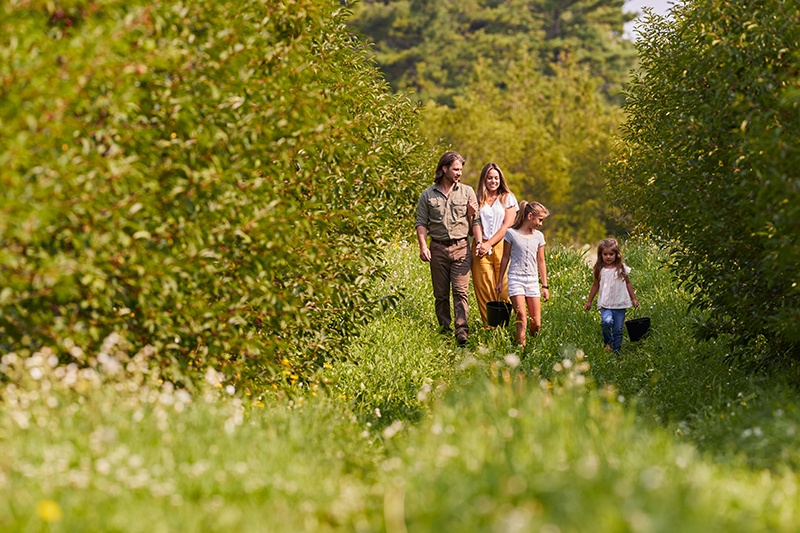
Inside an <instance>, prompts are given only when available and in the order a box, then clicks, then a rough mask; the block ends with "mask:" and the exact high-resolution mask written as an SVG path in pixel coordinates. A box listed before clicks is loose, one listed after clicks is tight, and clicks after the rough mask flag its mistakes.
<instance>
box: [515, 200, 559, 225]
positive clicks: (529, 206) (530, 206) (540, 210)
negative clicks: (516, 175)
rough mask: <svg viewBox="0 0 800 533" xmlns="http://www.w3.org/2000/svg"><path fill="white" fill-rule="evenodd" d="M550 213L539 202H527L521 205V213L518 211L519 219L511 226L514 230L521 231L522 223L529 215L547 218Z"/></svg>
mask: <svg viewBox="0 0 800 533" xmlns="http://www.w3.org/2000/svg"><path fill="white" fill-rule="evenodd" d="M549 214H550V211H548V210H547V208H546V207H545V206H543V205H542V204H540V203H539V202H526V201H525V200H523V201H521V202H520V203H519V211H517V218H516V219H514V224H513V225H512V226H511V227H512V228H514V229H519V228H520V227H521V226H522V223H523V222H525V221H526V220H527V219H528V215H533V216H537V215H542V216H547V215H549Z"/></svg>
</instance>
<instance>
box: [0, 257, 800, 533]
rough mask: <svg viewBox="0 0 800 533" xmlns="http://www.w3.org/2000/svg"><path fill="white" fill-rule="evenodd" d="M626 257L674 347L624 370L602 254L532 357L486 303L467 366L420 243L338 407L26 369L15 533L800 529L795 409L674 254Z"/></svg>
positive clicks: (575, 281) (563, 272) (578, 270)
mask: <svg viewBox="0 0 800 533" xmlns="http://www.w3.org/2000/svg"><path fill="white" fill-rule="evenodd" d="M626 257H627V260H628V261H629V263H630V264H631V266H632V267H633V268H634V272H633V280H634V284H635V285H636V287H637V291H638V293H639V297H640V300H641V301H642V307H643V312H646V313H647V314H648V316H651V317H652V320H653V332H652V334H651V336H650V337H648V338H647V339H645V340H643V341H640V342H638V343H631V342H629V341H628V339H626V340H625V342H624V343H623V351H622V354H621V356H619V357H616V356H613V355H610V354H608V353H607V352H605V351H604V350H603V349H602V344H601V342H600V338H599V323H598V320H597V316H596V312H584V311H583V310H582V308H583V304H584V303H585V298H586V294H587V293H588V289H589V284H590V275H589V272H588V268H587V267H586V264H585V262H584V261H583V258H582V257H581V255H580V254H579V253H578V252H575V251H571V250H567V249H563V248H558V247H557V246H552V247H551V249H550V250H549V255H548V266H549V272H550V276H549V277H550V286H551V289H552V293H553V299H552V301H551V302H548V303H546V304H545V305H544V310H543V328H542V332H541V334H540V335H539V336H538V337H536V338H535V339H531V341H530V342H529V345H528V347H527V348H526V349H525V350H520V349H518V348H515V347H514V346H513V344H512V341H511V339H512V330H511V326H509V328H506V329H503V328H496V329H487V328H484V327H482V326H481V324H480V323H479V318H478V314H477V312H476V311H475V309H474V307H473V313H472V317H473V318H472V324H471V329H472V332H473V333H472V335H471V338H470V341H469V343H468V346H467V347H466V348H464V349H461V348H458V347H456V345H455V342H454V339H452V338H451V337H449V336H441V335H439V334H438V332H437V331H436V328H435V325H434V322H435V316H434V312H433V305H432V301H433V297H432V293H431V286H430V278H429V274H428V271H427V266H426V265H425V264H423V263H421V262H420V261H419V259H418V257H417V250H416V247H415V246H413V245H406V244H397V245H393V246H392V248H391V254H390V258H391V262H392V268H393V272H394V273H393V275H392V276H390V278H389V279H388V280H386V281H381V282H376V284H375V287H374V290H375V291H376V292H377V293H378V294H381V293H384V292H385V293H387V294H388V293H393V292H394V291H396V290H397V289H402V290H403V292H404V294H405V298H404V299H403V300H402V301H400V303H399V304H398V305H397V306H396V307H395V308H394V309H392V310H390V311H388V312H387V313H385V314H382V315H380V316H376V318H375V320H374V321H373V322H371V323H370V324H369V325H368V326H366V327H365V328H364V330H363V331H362V332H361V334H360V335H359V338H358V339H357V341H356V342H355V343H354V344H353V345H352V346H351V347H350V349H349V351H348V356H347V357H346V358H345V359H344V360H341V361H333V362H331V363H330V364H329V365H328V366H329V368H327V369H326V371H325V375H324V378H325V381H326V382H327V387H328V389H327V391H322V390H321V391H319V394H317V395H316V396H312V395H306V396H302V395H298V396H297V397H295V398H293V399H292V400H287V399H283V400H279V399H276V398H274V397H273V396H270V395H264V396H259V397H253V396H248V395H247V394H241V393H240V392H239V391H236V390H234V389H233V388H232V387H230V385H229V384H227V383H226V382H225V381H224V378H223V377H222V375H221V374H218V373H217V372H216V371H214V369H209V370H208V372H207V374H206V377H207V380H206V382H205V383H201V384H198V385H197V386H196V387H193V388H191V389H189V390H187V389H183V388H180V387H177V386H175V385H173V384H172V383H169V382H164V381H163V380H162V379H161V378H160V376H159V375H158V374H157V373H156V372H155V371H154V370H153V369H152V368H151V366H150V365H149V361H150V360H151V359H152V353H150V352H148V351H143V352H141V353H138V354H130V353H128V352H127V350H126V347H125V343H124V341H123V340H122V339H120V338H117V337H115V336H111V337H109V339H107V341H106V343H105V344H104V347H103V349H102V350H101V351H100V352H99V353H95V354H88V353H87V354H83V353H82V351H80V350H78V349H77V348H76V347H72V349H73V353H75V354H76V355H77V356H79V358H80V359H81V360H82V361H83V364H82V365H81V366H78V365H76V364H72V365H63V364H59V362H58V359H57V358H56V357H55V356H54V355H53V354H52V353H51V352H49V351H47V350H42V351H40V352H39V353H37V354H36V355H35V356H34V357H32V358H29V359H26V360H22V359H21V358H19V357H17V356H16V355H14V354H5V355H4V356H3V357H2V363H0V371H1V372H2V375H3V380H4V385H3V388H2V398H1V400H0V401H2V405H3V409H2V411H1V412H0V496H2V503H1V504H0V529H2V530H4V531H40V530H46V529H49V530H50V531H68V530H76V531H77V530H86V529H87V527H88V526H89V525H90V526H91V527H90V528H89V529H92V530H101V531H108V530H118V531H148V532H151V531H314V532H316V531H404V530H407V531H503V532H508V531H708V530H725V531H794V530H796V523H798V522H799V521H800V516H798V514H799V513H800V511H799V510H798V507H797V505H796V502H797V500H798V497H800V495H799V494H798V476H797V473H796V469H797V468H798V465H800V457H799V456H798V452H797V451H796V446H795V443H796V439H797V430H798V421H800V413H799V412H798V409H797V406H796V400H795V394H794V391H793V390H792V389H790V388H789V387H788V386H786V385H781V384H779V383H775V381H776V380H774V379H773V381H772V382H767V381H765V380H764V379H763V378H756V377H753V376H747V375H746V374H744V373H742V372H739V371H736V370H732V369H730V368H729V367H728V366H726V364H725V363H724V362H723V360H722V359H723V356H724V355H725V353H726V349H725V347H724V345H723V344H722V343H721V342H716V343H699V342H697V341H694V340H692V339H691V336H690V329H689V326H690V324H691V321H692V320H693V315H692V313H690V312H689V311H688V296H687V295H686V294H684V293H682V291H681V290H680V289H678V288H677V287H675V285H674V284H673V283H672V281H671V279H670V277H669V272H668V271H667V270H666V269H664V268H662V267H661V266H660V262H659V257H660V255H659V252H658V251H657V250H653V249H652V248H650V247H649V246H648V245H647V244H646V243H638V244H631V245H629V248H628V249H627V250H626ZM473 305H474V300H473Z"/></svg>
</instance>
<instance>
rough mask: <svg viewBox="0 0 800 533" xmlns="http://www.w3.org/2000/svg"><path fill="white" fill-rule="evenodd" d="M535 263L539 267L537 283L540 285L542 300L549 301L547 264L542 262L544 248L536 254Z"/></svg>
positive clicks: (540, 248) (541, 247)
mask: <svg viewBox="0 0 800 533" xmlns="http://www.w3.org/2000/svg"><path fill="white" fill-rule="evenodd" d="M536 263H537V264H538V265H539V281H540V282H541V283H542V300H543V301H545V302H546V301H547V300H549V299H550V288H549V287H548V286H547V264H546V263H545V261H544V246H540V247H539V250H538V251H537V252H536Z"/></svg>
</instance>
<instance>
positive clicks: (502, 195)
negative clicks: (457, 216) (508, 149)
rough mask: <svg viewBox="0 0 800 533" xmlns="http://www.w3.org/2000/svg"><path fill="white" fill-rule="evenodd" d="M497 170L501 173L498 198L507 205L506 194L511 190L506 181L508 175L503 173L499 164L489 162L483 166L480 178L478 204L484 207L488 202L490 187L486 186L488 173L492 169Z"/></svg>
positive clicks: (503, 204)
mask: <svg viewBox="0 0 800 533" xmlns="http://www.w3.org/2000/svg"><path fill="white" fill-rule="evenodd" d="M492 169H494V170H496V171H497V173H498V174H499V175H500V186H499V187H498V188H497V199H498V200H500V204H501V205H502V206H503V208H505V206H506V196H508V193H510V192H511V190H510V189H509V188H508V183H506V177H505V176H504V175H503V171H502V170H500V167H498V166H497V163H487V164H486V166H484V167H483V170H481V179H480V180H478V190H477V193H478V206H479V207H483V206H484V205H485V204H486V196H487V195H488V194H489V189H487V188H486V175H487V174H489V171H490V170H492Z"/></svg>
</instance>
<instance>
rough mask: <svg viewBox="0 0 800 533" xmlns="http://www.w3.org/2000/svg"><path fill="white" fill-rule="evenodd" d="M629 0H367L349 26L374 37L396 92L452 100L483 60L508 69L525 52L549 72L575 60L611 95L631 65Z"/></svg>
mask: <svg viewBox="0 0 800 533" xmlns="http://www.w3.org/2000/svg"><path fill="white" fill-rule="evenodd" d="M623 4H624V0H503V1H498V0H363V1H361V2H358V3H356V5H355V6H354V10H355V17H354V19H353V21H352V24H353V25H354V26H356V27H358V28H359V30H360V31H362V32H363V33H364V34H365V35H367V36H368V37H369V38H370V39H371V40H372V41H373V42H374V43H375V54H376V58H377V61H378V64H379V65H380V67H381V69H382V70H383V71H384V72H385V73H386V76H387V79H388V80H389V81H390V83H391V84H392V86H393V87H394V88H395V89H396V90H411V91H412V92H414V93H415V94H416V95H417V97H418V98H419V99H420V100H422V101H427V100H428V99H430V98H432V99H435V100H436V101H437V102H438V103H444V104H452V101H453V97H454V96H456V95H459V94H462V93H463V91H464V90H465V89H466V88H467V87H468V86H469V84H470V83H471V82H472V79H473V78H472V76H473V67H474V65H475V64H476V62H477V61H479V60H481V61H483V62H484V63H485V64H487V65H489V66H490V67H491V68H494V69H497V70H498V71H501V72H503V71H506V70H507V69H508V68H509V66H510V65H511V64H512V63H514V62H516V61H518V60H519V59H520V58H521V57H526V58H528V59H529V60H531V61H533V62H534V63H535V64H536V66H537V68H538V69H539V70H541V71H542V72H545V73H552V64H553V63H555V64H557V63H559V62H561V61H563V60H565V59H567V58H572V59H574V60H576V61H577V62H579V63H580V64H582V65H586V66H588V67H589V69H590V71H591V72H592V73H593V74H594V75H595V76H598V77H600V78H601V79H603V84H602V88H603V90H604V91H605V92H606V94H608V95H611V96H614V95H616V94H617V92H618V91H619V89H620V87H621V86H622V83H623V82H624V81H625V79H626V77H627V75H628V72H629V70H630V68H631V66H632V65H633V61H634V58H635V50H634V48H633V46H632V44H631V43H630V42H629V41H628V40H626V39H623V37H622V34H623V26H624V24H625V23H626V22H628V21H630V20H632V18H633V16H634V15H631V14H628V13H625V12H624V11H623V9H622V8H623Z"/></svg>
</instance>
